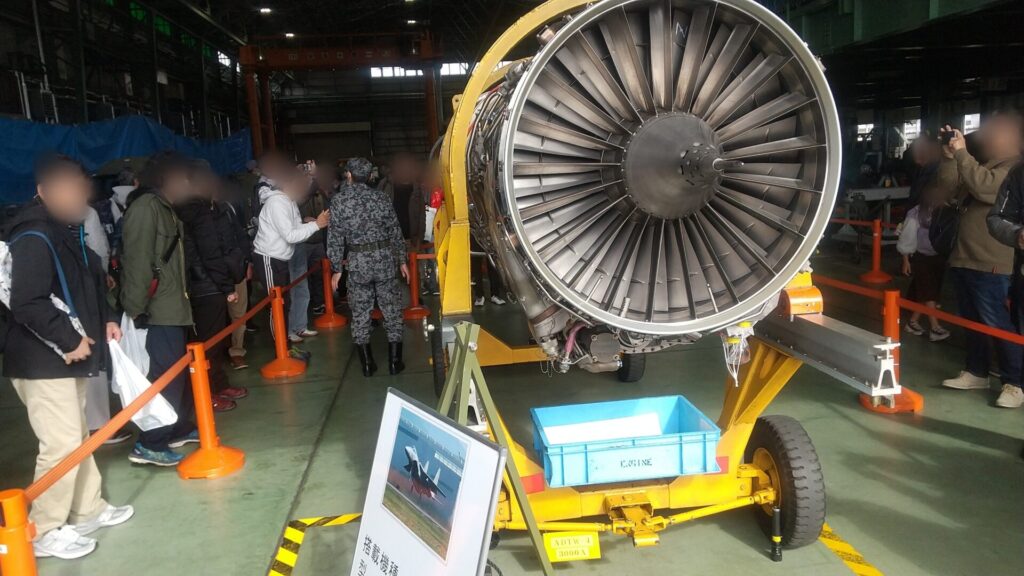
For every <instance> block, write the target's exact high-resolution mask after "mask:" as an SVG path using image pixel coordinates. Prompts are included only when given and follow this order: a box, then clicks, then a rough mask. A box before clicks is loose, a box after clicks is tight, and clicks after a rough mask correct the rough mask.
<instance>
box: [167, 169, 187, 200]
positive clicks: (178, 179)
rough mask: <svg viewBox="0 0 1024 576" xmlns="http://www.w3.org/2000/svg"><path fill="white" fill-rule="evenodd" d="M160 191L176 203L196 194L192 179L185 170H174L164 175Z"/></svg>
mask: <svg viewBox="0 0 1024 576" xmlns="http://www.w3.org/2000/svg"><path fill="white" fill-rule="evenodd" d="M160 192H161V193H162V194H163V195H164V197H165V198H167V200H168V201H169V202H170V203H171V204H176V203H179V202H183V201H185V200H188V199H189V198H191V197H192V196H193V195H194V190H193V187H192V181H191V180H190V179H189V175H188V172H187V171H185V170H172V171H170V172H168V173H167V175H166V176H165V177H164V184H163V186H161V187H160Z"/></svg>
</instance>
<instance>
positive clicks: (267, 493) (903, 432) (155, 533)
mask: <svg viewBox="0 0 1024 576" xmlns="http://www.w3.org/2000/svg"><path fill="white" fill-rule="evenodd" d="M816 260H817V261H816V266H817V267H818V268H819V271H823V272H824V271H826V270H827V272H828V274H829V275H832V276H836V277H840V278H852V277H853V276H855V272H856V270H857V269H858V268H859V267H855V266H853V265H852V264H850V263H849V262H847V259H846V255H845V252H837V251H835V249H830V250H828V251H826V253H825V255H824V257H820V258H818V259H816ZM826 296H827V301H826V302H827V304H826V305H827V310H828V311H829V313H830V314H831V315H833V316H837V317H839V318H842V319H844V320H847V321H850V322H854V323H856V324H858V325H861V326H863V327H865V328H869V329H873V330H877V329H879V327H880V326H879V324H880V323H879V322H878V321H877V318H876V317H875V316H874V312H873V309H872V308H871V307H869V305H868V304H867V303H866V301H864V300H863V299H860V298H859V297H849V296H846V295H842V294H837V293H834V292H830V291H826ZM513 316H514V309H513V308H512V307H510V306H509V307H505V308H502V309H490V308H489V309H487V310H485V311H484V313H483V314H481V319H482V322H483V323H484V324H490V325H492V326H497V325H502V326H505V327H508V326H512V327H518V326H519V325H520V324H518V323H517V321H516V320H515V319H514V318H512V317H513ZM509 329H510V330H513V331H514V330H515V329H516V328H509ZM409 335H410V343H409V344H408V349H407V359H408V364H409V369H408V370H407V371H406V372H405V373H403V374H402V375H401V376H399V377H396V378H388V377H386V376H377V377H374V378H372V379H364V378H363V377H362V376H361V374H360V373H359V370H358V363H357V362H356V361H355V360H354V359H353V358H352V357H351V352H350V351H351V348H350V345H349V339H348V334H347V332H346V333H341V334H327V335H324V336H321V337H319V338H316V339H314V340H312V341H311V342H310V345H309V349H310V350H312V351H313V353H314V361H313V363H312V365H311V367H310V370H309V372H308V373H307V375H306V377H305V378H303V379H302V380H301V381H300V382H294V383H286V384H277V383H268V382H264V381H261V380H260V378H259V374H258V372H257V371H256V370H255V369H250V370H248V371H246V372H239V373H234V374H232V377H233V378H234V379H235V380H234V381H235V382H238V383H240V384H244V385H246V386H248V387H249V388H250V390H251V396H250V397H249V398H247V399H245V400H242V401H241V402H240V407H239V409H238V410H236V411H234V412H231V413H228V414H223V415H219V416H218V427H219V432H220V436H221V438H222V440H223V442H224V443H226V444H229V445H232V446H236V447H238V448H241V449H243V450H244V451H245V452H246V454H247V455H248V461H247V463H246V467H245V469H244V470H243V471H242V472H241V473H239V474H236V475H234V476H232V477H229V478H225V479H220V480H214V481H191V482H185V481H182V480H179V479H178V477H177V475H176V474H174V472H173V471H168V470H157V469H154V468H148V467H135V466H132V465H129V463H128V462H127V460H126V458H125V455H126V452H127V450H128V447H126V446H123V445H122V446H115V447H106V448H102V449H101V450H100V451H99V452H98V453H97V460H98V462H99V465H100V468H101V470H102V472H103V474H104V478H105V491H106V494H107V496H108V498H109V499H110V500H111V501H112V502H115V503H131V504H134V505H135V507H136V510H137V515H136V517H135V518H134V519H133V520H132V521H131V522H130V523H129V524H126V525H124V526H122V527H117V528H113V529H110V530H106V531H104V532H101V533H99V534H98V536H99V540H100V547H99V548H98V550H97V551H96V552H95V553H94V554H92V555H91V556H89V557H88V558H86V559H83V560H81V561H76V562H63V561H59V560H42V561H41V562H40V564H39V573H40V574H42V575H44V576H56V575H61V576H65V575H89V576H93V575H104V576H108V575H109V576H121V575H131V574H140V573H145V574H147V576H164V575H167V576H170V575H177V574H182V573H191V574H202V575H208V574H209V575H213V574H224V575H245V576H249V575H252V576H258V575H264V574H266V573H267V569H268V566H269V565H270V561H271V558H272V556H273V554H274V553H275V552H276V548H277V544H278V541H279V538H280V536H281V532H282V529H283V527H284V525H285V524H286V522H287V521H289V520H291V519H296V518H305V517H311V516H325V515H335V514H342V513H346V512H355V511H359V510H360V509H361V508H362V503H363V497H364V493H365V482H366V474H367V471H368V469H369V467H370V463H371V459H372V453H373V449H374V442H375V438H376V434H377V425H378V418H379V414H380V411H381V410H382V407H383V400H384V392H385V390H386V388H387V387H388V386H394V387H395V388H397V389H400V390H402V391H403V392H405V393H407V394H409V395H411V396H413V397H415V398H418V399H420V400H423V401H425V402H431V401H432V385H431V377H430V371H429V367H428V365H427V363H426V360H425V358H426V348H425V346H424V344H423V343H422V342H421V341H420V339H419V338H418V331H413V330H411V329H410V332H409ZM520 336H521V333H520ZM379 337H380V335H379V334H378V338H379ZM263 338H265V336H263V337H260V338H258V339H259V340H260V342H261V345H258V346H256V347H255V350H254V351H253V353H252V357H251V360H252V362H253V364H254V366H258V365H259V364H260V363H261V362H262V361H264V360H265V359H266V358H267V356H268V354H269V346H267V345H266V343H263V341H262V339H263ZM962 338H963V336H961V335H959V334H958V335H957V338H955V339H954V340H953V341H952V342H950V343H943V344H930V343H928V342H927V341H926V340H924V339H919V338H911V339H908V340H905V344H904V352H903V359H904V361H903V376H904V378H903V383H904V384H905V385H907V386H910V387H912V388H914V389H915V390H918V391H919V392H922V393H923V394H924V396H925V398H926V408H925V412H924V413H923V414H922V415H918V416H913V415H901V416H880V415H874V414H870V413H868V412H865V411H864V410H862V409H861V408H860V407H859V405H858V403H857V402H856V395H855V394H854V393H853V391H852V390H850V389H849V388H846V387H844V386H843V385H841V384H839V383H837V382H835V381H834V380H831V379H829V378H827V377H825V376H823V375H821V374H820V373H818V372H816V371H814V370H813V369H810V368H803V369H801V370H800V371H799V372H798V373H797V375H796V377H795V378H794V379H793V381H792V383H791V384H790V385H789V386H788V387H787V388H786V389H785V390H784V391H783V392H782V394H781V395H780V397H779V398H778V399H777V400H776V401H775V403H774V404H773V405H772V406H771V407H770V409H769V413H778V414H788V415H791V416H794V417H796V418H798V419H799V420H800V421H801V422H802V423H803V425H804V426H805V427H806V428H807V431H808V432H809V434H810V435H811V437H812V438H813V440H814V442H815V445H816V447H817V450H818V454H819V455H820V457H821V460H822V465H823V468H824V473H825V479H826V484H827V487H828V494H829V511H828V522H829V523H830V525H831V526H832V528H833V530H835V532H836V533H838V534H839V535H840V536H842V537H843V538H844V539H845V540H846V541H847V542H849V543H850V544H852V545H853V546H854V547H855V548H856V549H857V551H859V552H860V553H861V554H862V555H863V556H864V557H865V558H866V559H867V560H868V561H869V562H870V563H872V564H873V565H874V566H875V567H876V568H878V570H880V571H881V572H882V573H885V574H889V575H900V576H917V575H921V576H925V575H928V576H930V575H936V574H943V575H972V576H973V575H978V574H991V575H1002V574H1021V573H1024V520H1022V515H1024V491H1022V487H1024V461H1021V459H1020V458H1019V453H1020V450H1021V442H1022V441H1021V439H1022V438H1024V428H1022V418H1024V411H1011V410H1001V409H997V408H993V407H991V406H990V404H991V401H992V395H991V394H987V393H984V392H953V391H948V390H944V389H941V388H938V387H937V385H938V382H939V381H940V380H941V379H942V378H944V377H948V376H950V375H955V374H956V372H957V370H958V369H959V367H960V362H961V360H962V351H961V350H960V349H959V348H958V340H961V339H962ZM377 348H378V350H379V352H378V356H383V344H378V346H377ZM486 376H487V377H488V382H489V384H490V386H491V389H492V391H493V392H494V395H495V400H496V402H497V403H498V406H499V407H500V408H501V409H502V410H503V414H504V417H505V419H506V421H507V423H508V424H509V426H510V428H511V430H512V433H513V435H514V436H515V437H516V438H517V439H519V440H520V441H521V442H523V443H524V444H525V445H530V442H531V441H530V438H531V430H530V427H531V425H530V422H529V416H528V412H527V410H528V408H530V407H532V406H535V405H538V404H545V405H549V404H564V403H576V402H589V401H596V400H605V399H616V398H629V397H636V396H654V395H661V394H675V393H682V394H684V395H686V396H687V397H688V398H689V399H690V400H691V401H692V402H693V403H694V404H696V405H697V406H698V407H699V408H701V409H702V410H704V411H706V412H707V413H708V414H710V415H711V416H712V417H715V416H717V414H718V411H719V410H720V406H721V386H722V382H723V380H724V378H725V371H724V368H723V366H722V361H721V352H720V346H719V344H718V343H717V337H715V338H713V339H707V340H705V341H702V342H700V343H698V344H696V345H694V346H691V347H687V348H677V349H673V350H669V351H666V352H663V353H659V354H656V355H654V356H652V358H651V359H650V361H649V362H648V370H647V375H646V377H645V379H644V380H643V381H642V382H641V383H639V384H635V385H624V384H620V383H618V382H617V381H616V380H615V378H614V377H613V376H594V375H588V374H584V373H578V372H577V373H571V374H568V375H563V376H556V377H553V378H548V377H546V376H544V375H542V374H541V373H540V372H539V369H538V368H537V366H535V365H522V366H514V367H503V368H492V369H488V370H487V371H486ZM537 398H543V401H540V402H538V400H537ZM0 429H2V432H3V434H4V437H5V438H6V441H5V442H4V443H3V445H2V446H0V487H2V488H6V487H11V486H24V485H26V484H27V483H28V482H30V480H31V475H32V466H33V459H34V455H35V449H36V446H35V444H34V439H33V437H32V434H31V431H30V430H29V427H28V425H27V422H26V419H25V414H24V409H23V407H22V406H21V405H20V403H19V402H18V400H17V398H16V397H15V396H14V394H13V391H12V390H11V388H10V385H9V384H8V383H7V382H2V383H0ZM357 530H358V527H357V526H355V525H349V526H342V527H327V528H312V529H310V530H309V531H308V532H307V536H306V540H305V543H304V544H303V546H302V548H301V553H300V557H299V563H298V566H297V568H296V571H295V574H296V575H297V576H313V575H319V574H344V573H347V571H348V566H349V564H348V563H349V561H350V558H351V557H352V552H353V545H354V541H355V537H356V532H357ZM602 546H603V554H604V557H603V558H602V559H601V560H597V561H592V562H586V563H574V564H567V565H561V566H559V569H558V572H559V573H565V574H594V575H612V574H616V575H619V574H641V573H647V572H650V573H654V572H656V571H661V570H664V569H665V568H667V567H671V568H672V569H673V572H674V573H681V574H725V575H728V574H748V573H755V572H756V573H760V574H766V575H767V574H796V575H815V576H830V575H843V574H850V573H851V572H850V570H849V569H848V568H847V567H846V566H845V565H844V564H843V563H842V562H841V560H840V559H839V558H838V557H837V556H836V555H834V554H833V553H832V552H831V551H830V550H829V549H827V548H826V547H825V546H824V545H823V544H821V543H816V544H814V545H811V546H808V547H806V548H803V549H800V550H794V551H788V552H787V553H786V555H785V560H784V562H783V563H782V564H773V563H772V562H770V561H769V560H768V559H767V558H766V557H765V547H766V542H765V538H764V536H763V535H762V534H761V532H760V531H759V529H758V528H757V526H756V525H755V523H754V521H753V520H752V518H751V517H750V511H749V510H738V511H734V512H731V513H726V514H722V515H719V516H715V517H712V518H709V519H705V520H701V521H696V522H693V523H691V524H689V525H683V526H679V527H676V528H673V529H670V530H668V531H666V532H664V533H663V536H662V540H661V545H660V546H659V547H657V548H651V549H644V550H636V549H633V547H632V545H631V544H630V542H629V541H628V540H626V539H624V538H619V537H612V536H606V537H603V538H602ZM491 558H492V560H493V561H494V562H495V563H496V564H497V565H498V566H499V567H500V568H501V570H502V572H503V573H504V574H505V575H506V576H515V575H521V574H539V573H540V570H539V568H538V566H537V564H536V561H535V559H534V557H533V553H532V549H531V548H530V545H529V539H528V538H526V537H525V536H523V535H506V536H505V537H504V538H503V540H502V543H501V546H500V547H499V548H498V549H497V550H495V551H494V552H493V553H492V555H491Z"/></svg>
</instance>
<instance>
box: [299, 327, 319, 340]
mask: <svg viewBox="0 0 1024 576" xmlns="http://www.w3.org/2000/svg"><path fill="white" fill-rule="evenodd" d="M296 334H298V336H299V337H300V338H312V337H313V336H317V335H319V334H320V333H319V332H317V331H316V330H312V329H310V328H305V329H303V330H300V331H298V332H296Z"/></svg>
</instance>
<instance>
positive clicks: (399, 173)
mask: <svg viewBox="0 0 1024 576" xmlns="http://www.w3.org/2000/svg"><path fill="white" fill-rule="evenodd" d="M418 173H419V166H418V164H417V162H416V159H415V158H413V157H412V156H405V155H402V156H399V157H397V158H395V161H394V162H393V163H392V164H391V179H392V180H393V181H395V182H397V183H398V184H410V183H412V182H415V181H416V179H417V178H418V177H419V174H418Z"/></svg>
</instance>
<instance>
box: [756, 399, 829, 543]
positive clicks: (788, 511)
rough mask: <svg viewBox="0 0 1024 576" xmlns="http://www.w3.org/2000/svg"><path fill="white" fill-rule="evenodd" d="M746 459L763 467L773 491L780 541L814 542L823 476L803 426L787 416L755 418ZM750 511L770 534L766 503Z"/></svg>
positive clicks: (821, 516) (821, 517)
mask: <svg viewBox="0 0 1024 576" xmlns="http://www.w3.org/2000/svg"><path fill="white" fill-rule="evenodd" d="M746 461H747V462H748V463H752V464H754V465H755V466H757V467H758V468H760V469H762V470H764V471H766V472H767V473H768V476H769V478H771V484H772V486H773V487H774V488H775V490H776V491H777V492H778V494H779V501H778V503H777V505H778V506H779V509H780V510H781V512H782V518H781V520H782V545H783V546H785V547H786V548H800V547H801V546H806V545H808V544H811V543H813V542H814V541H816V540H817V539H818V536H819V535H820V534H821V529H822V527H823V526H824V524H825V480H824V478H823V477H822V475H821V463H820V462H819V461H818V453H817V452H815V451H814V445H813V444H811V439H810V437H809V436H808V435H807V431H806V430H804V427H803V426H801V425H800V423H799V422H797V421H796V420H794V419H792V418H790V417H788V416H763V417H761V418H758V419H757V422H756V423H755V424H754V431H753V433H752V434H751V435H750V442H749V443H748V444H747V450H746ZM755 488H757V486H756V481H755ZM754 514H755V515H756V516H757V520H758V523H759V524H760V525H761V528H762V529H764V531H765V533H766V534H768V535H769V536H770V535H771V527H772V517H771V514H772V505H770V504H769V505H765V506H759V507H757V508H756V509H755V510H754Z"/></svg>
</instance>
